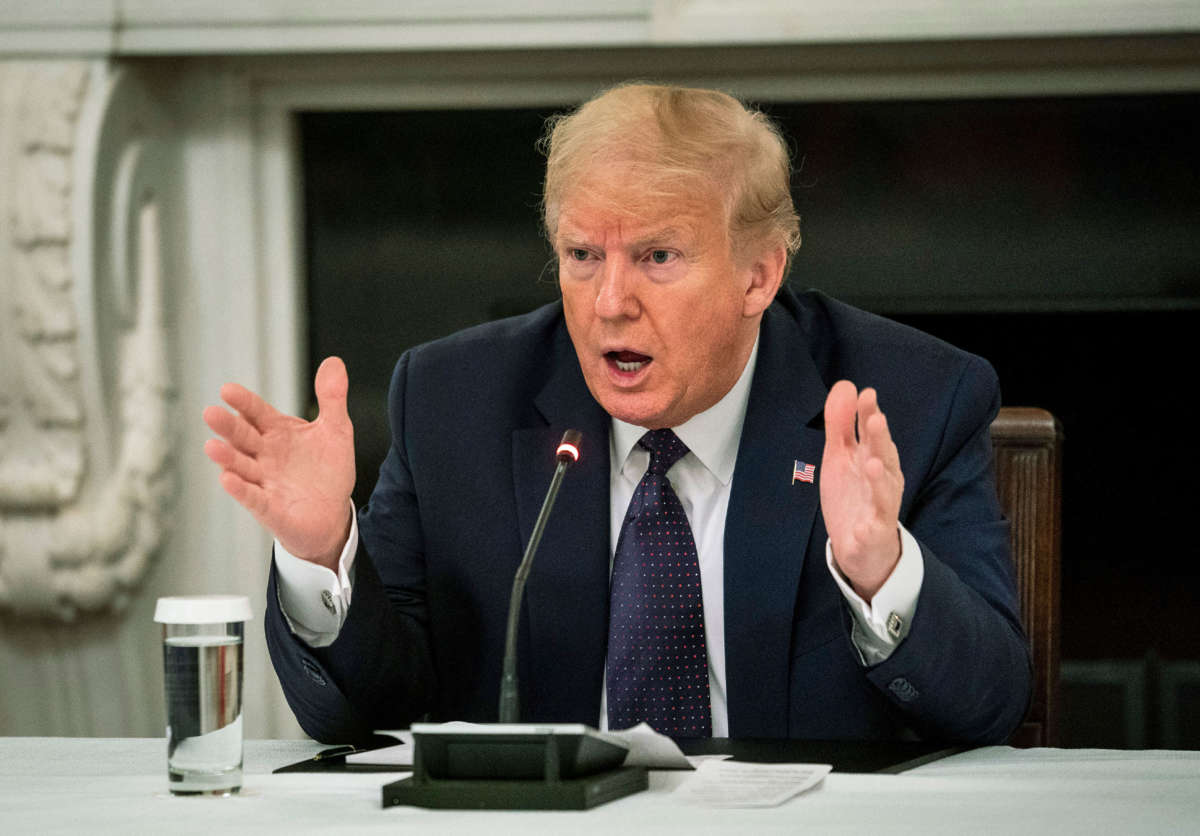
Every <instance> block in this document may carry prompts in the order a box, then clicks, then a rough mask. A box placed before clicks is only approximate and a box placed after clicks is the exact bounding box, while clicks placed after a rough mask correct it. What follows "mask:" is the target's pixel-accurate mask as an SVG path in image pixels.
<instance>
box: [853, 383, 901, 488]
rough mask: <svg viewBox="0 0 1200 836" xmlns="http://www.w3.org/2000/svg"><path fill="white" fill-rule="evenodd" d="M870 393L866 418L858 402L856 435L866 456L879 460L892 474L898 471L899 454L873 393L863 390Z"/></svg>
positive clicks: (884, 416) (860, 401) (869, 390)
mask: <svg viewBox="0 0 1200 836" xmlns="http://www.w3.org/2000/svg"><path fill="white" fill-rule="evenodd" d="M865 392H870V393H871V402H870V403H869V404H868V405H867V407H866V417H865V418H864V411H863V409H862V407H861V404H862V400H861V399H860V400H859V403H860V410H859V416H858V433H859V437H860V440H861V441H862V444H863V445H864V446H865V448H866V453H867V455H869V456H871V457H874V458H878V459H880V460H881V461H882V462H883V464H884V466H885V467H886V468H887V469H888V470H889V471H891V472H893V473H898V472H899V471H900V452H899V451H898V450H897V449H896V444H895V442H894V441H892V434H891V431H890V430H888V423H887V416H886V415H884V414H883V413H882V412H880V411H879V405H878V404H877V403H875V399H874V395H875V393H874V391H873V390H871V389H867V390H865Z"/></svg>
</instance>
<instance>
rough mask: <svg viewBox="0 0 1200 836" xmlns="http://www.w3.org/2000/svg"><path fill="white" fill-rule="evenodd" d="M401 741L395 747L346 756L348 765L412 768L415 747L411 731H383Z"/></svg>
mask: <svg viewBox="0 0 1200 836" xmlns="http://www.w3.org/2000/svg"><path fill="white" fill-rule="evenodd" d="M379 734H386V735H388V736H390V737H394V738H396V739H397V740H399V741H400V743H398V744H396V745H395V746H384V747H383V748H382V749H372V750H371V751H369V752H355V753H354V754H353V755H346V763H357V764H367V765H370V766H399V767H407V768H411V767H412V762H413V761H412V759H413V745H412V732H410V731H407V730H405V731H382V732H379Z"/></svg>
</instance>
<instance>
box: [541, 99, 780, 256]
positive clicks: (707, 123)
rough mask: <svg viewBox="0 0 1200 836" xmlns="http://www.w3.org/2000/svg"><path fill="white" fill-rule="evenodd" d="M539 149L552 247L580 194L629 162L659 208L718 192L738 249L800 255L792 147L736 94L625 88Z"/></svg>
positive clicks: (590, 105) (570, 120)
mask: <svg viewBox="0 0 1200 836" xmlns="http://www.w3.org/2000/svg"><path fill="white" fill-rule="evenodd" d="M539 146H540V148H541V149H542V151H543V153H545V155H546V180H545V184H544V187H543V192H542V222H543V224H544V225H545V230H546V234H547V235H548V236H549V238H550V240H551V241H553V240H554V237H555V234H556V232H557V227H558V214H559V211H560V210H561V208H562V203H563V200H564V199H565V198H566V197H567V195H568V193H569V192H570V190H571V189H572V188H574V187H576V186H577V185H578V184H579V183H581V182H582V181H583V180H584V178H585V176H586V175H587V174H588V173H594V172H595V171H597V170H598V166H603V165H605V164H609V163H613V162H620V163H621V164H622V165H624V166H626V167H627V168H628V169H629V170H631V171H634V172H637V173H638V175H639V178H638V179H639V182H640V183H641V184H642V185H643V186H644V190H645V194H646V196H647V198H648V199H650V200H653V199H655V198H667V197H670V196H672V195H678V194H680V193H681V192H685V191H686V190H689V189H691V188H694V187H695V186H696V185H697V184H703V185H706V186H709V187H711V188H713V189H715V190H716V191H717V193H718V194H720V195H721V197H722V199H723V200H724V202H725V208H726V214H727V217H728V219H729V231H730V239H731V241H732V242H733V245H734V247H735V248H741V247H745V246H755V245H768V246H777V245H779V244H782V245H783V246H785V247H786V248H787V251H788V254H789V255H791V254H792V253H794V252H795V251H796V250H797V249H799V247H800V219H799V217H798V216H797V215H796V210H795V208H794V206H793V205H792V195H791V189H790V175H791V163H790V160H789V155H788V149H787V144H786V143H785V141H784V139H783V136H782V135H781V134H780V132H779V129H778V128H777V127H776V126H775V124H774V123H773V122H772V121H771V120H770V119H769V118H768V117H767V116H765V115H764V114H763V113H761V112H759V111H756V110H752V109H750V108H748V107H746V106H745V105H743V104H742V103H741V102H740V101H738V100H737V99H735V98H734V97H732V96H730V95H728V94H726V93H721V92H719V91H716V90H700V89H693V88H686V87H675V86H665V85H653V84H642V83H630V84H623V85H620V86H618V87H614V88H611V89H609V90H606V91H604V92H603V93H600V94H599V95H597V96H596V97H595V98H593V99H591V100H590V101H588V102H585V103H584V104H583V105H581V106H580V107H579V108H577V109H576V110H574V111H572V112H570V113H565V114H559V115H557V116H553V117H551V118H550V119H548V120H547V122H546V130H545V133H544V134H543V136H542V139H541V141H540V143H539Z"/></svg>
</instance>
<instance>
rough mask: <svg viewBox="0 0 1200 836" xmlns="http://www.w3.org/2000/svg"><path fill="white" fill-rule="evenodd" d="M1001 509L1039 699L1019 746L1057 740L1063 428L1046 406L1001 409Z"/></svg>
mask: <svg viewBox="0 0 1200 836" xmlns="http://www.w3.org/2000/svg"><path fill="white" fill-rule="evenodd" d="M992 447H993V448H994V450H995V454H996V484H997V489H998V491H999V494H1000V506H1001V508H1003V509H1004V514H1005V516H1006V517H1008V519H1009V521H1010V523H1011V525H1012V547H1013V561H1014V563H1015V566H1016V575H1017V593H1018V595H1019V596H1020V600H1021V620H1022V623H1024V625H1025V631H1026V633H1027V634H1028V636H1029V645H1030V651H1031V655H1032V657H1033V700H1032V702H1031V703H1030V706H1029V711H1028V713H1027V714H1026V715H1025V721H1024V722H1023V723H1022V724H1021V727H1020V728H1019V729H1017V731H1016V732H1015V733H1014V734H1013V736H1012V737H1011V738H1010V740H1009V743H1011V744H1012V745H1013V746H1055V745H1057V744H1058V664H1059V655H1058V654H1059V649H1058V648H1059V631H1060V622H1059V578H1060V571H1059V561H1060V551H1061V534H1062V529H1061V507H1062V427H1061V425H1060V424H1059V422H1058V420H1057V419H1056V418H1055V417H1054V416H1053V415H1051V414H1050V413H1049V412H1047V411H1046V410H1044V409H1036V408H1032V407H1003V408H1002V409H1001V410H1000V414H999V415H997V416H996V420H995V421H994V422H992Z"/></svg>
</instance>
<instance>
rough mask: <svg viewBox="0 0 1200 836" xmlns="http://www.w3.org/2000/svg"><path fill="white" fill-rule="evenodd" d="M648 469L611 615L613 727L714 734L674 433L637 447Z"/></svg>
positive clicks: (681, 450) (624, 537)
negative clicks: (671, 477)
mask: <svg viewBox="0 0 1200 836" xmlns="http://www.w3.org/2000/svg"><path fill="white" fill-rule="evenodd" d="M638 444H640V445H641V446H642V447H644V448H645V449H647V450H649V451H650V467H649V469H647V471H646V475H645V476H643V477H642V481H641V482H639V483H638V486H637V488H636V489H635V490H634V492H633V498H632V499H631V500H630V501H629V510H628V511H627V512H626V513H625V522H624V523H623V524H622V525H621V533H620V536H619V537H618V539H617V549H616V555H615V557H614V560H613V571H612V588H611V592H610V596H611V597H610V602H609V617H608V663H607V670H606V676H607V682H608V686H607V687H608V727H609V728H610V729H624V728H629V727H630V726H635V725H637V724H638V723H640V722H642V721H645V722H647V723H649V724H650V725H651V726H652V727H653V728H654V730H655V731H658V732H660V733H662V734H666V735H670V736H671V737H710V736H711V735H712V708H711V706H710V705H709V693H708V652H707V648H706V647H705V642H704V599H703V597H702V596H701V594H700V561H699V559H698V557H697V555H696V541H695V538H694V537H693V536H692V527H691V524H690V523H689V522H688V518H687V515H686V514H685V513H684V510H683V505H682V504H680V502H679V497H678V496H677V495H676V494H675V490H674V489H673V488H672V487H671V483H670V482H669V481H668V480H667V471H668V470H670V468H671V465H673V464H675V462H677V461H678V460H679V459H681V458H682V457H683V456H684V455H686V454H687V452H688V448H687V446H686V445H684V443H683V442H682V441H680V440H679V437H678V436H676V435H675V433H673V432H672V431H671V430H652V431H650V432H648V433H646V434H645V435H644V436H642V438H641V440H640V441H638Z"/></svg>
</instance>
